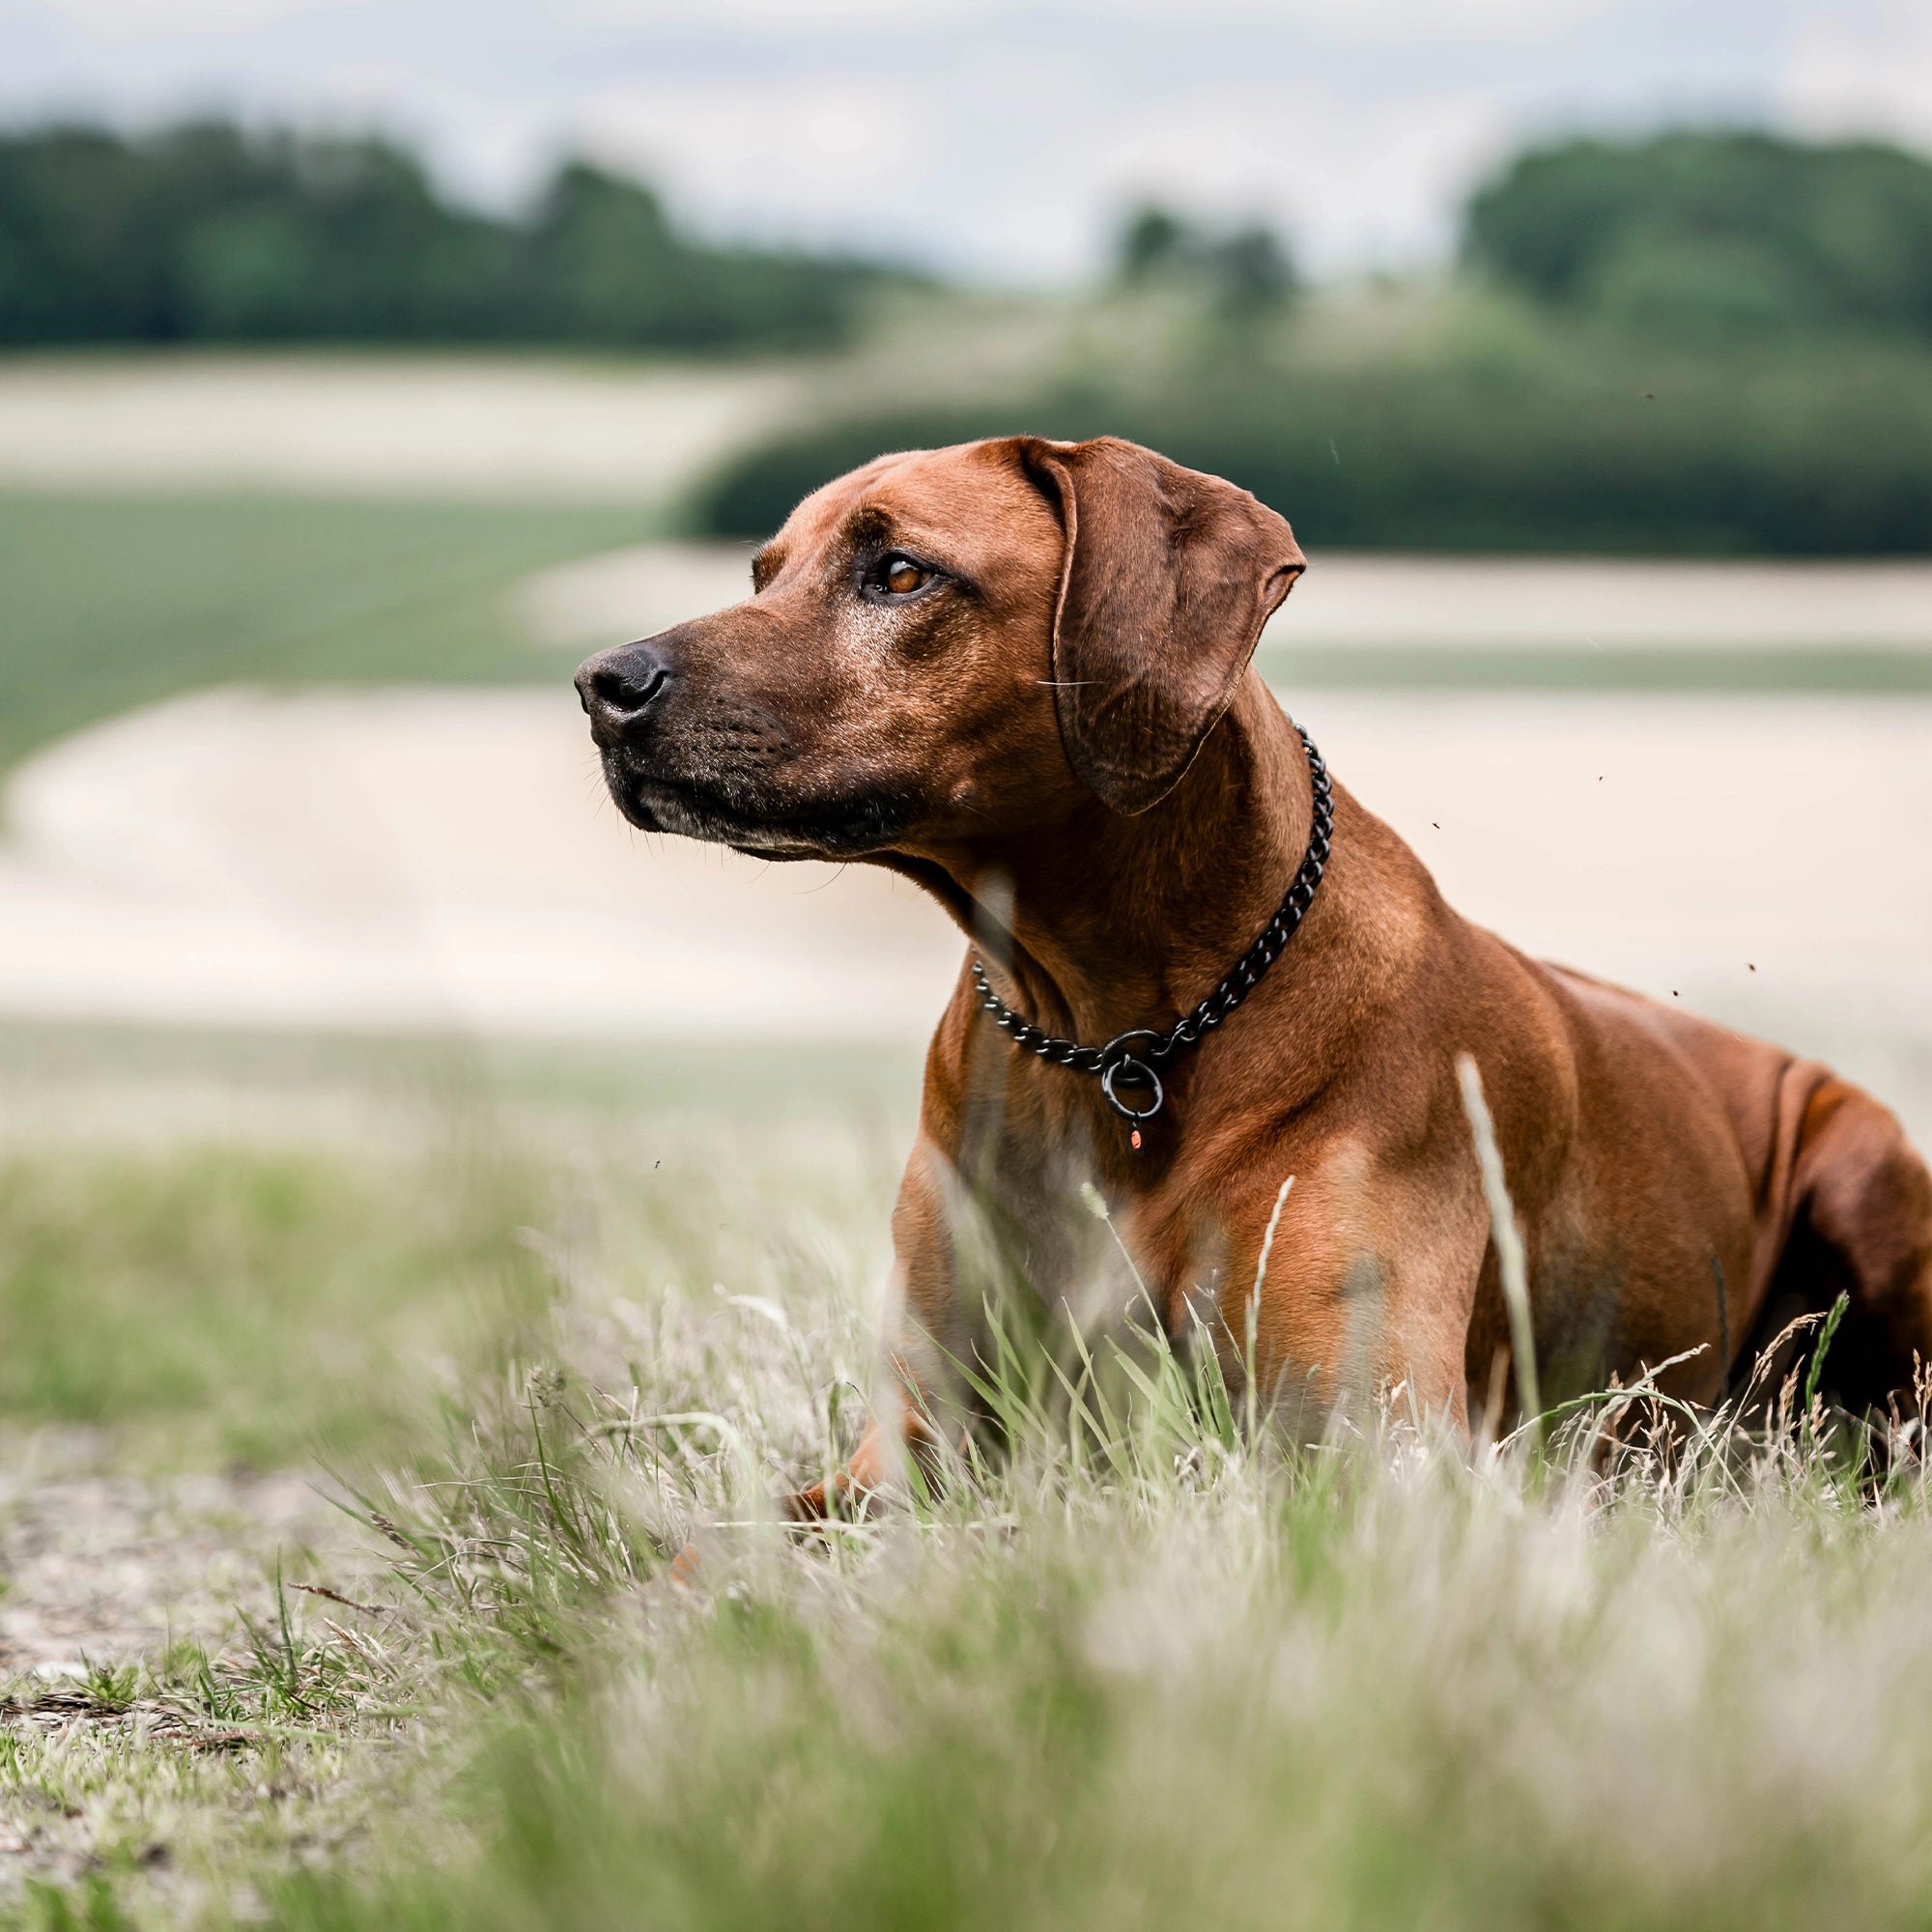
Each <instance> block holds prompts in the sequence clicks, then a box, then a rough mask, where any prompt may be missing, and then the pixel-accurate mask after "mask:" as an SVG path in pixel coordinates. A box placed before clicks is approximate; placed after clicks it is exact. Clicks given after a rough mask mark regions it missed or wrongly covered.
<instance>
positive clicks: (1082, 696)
mask: <svg viewBox="0 0 1932 1932" xmlns="http://www.w3.org/2000/svg"><path fill="white" fill-rule="evenodd" d="M1017 442H1018V447H1019V454H1020V460H1021V462H1022V463H1023V464H1024V465H1025V467H1026V469H1027V470H1028V473H1029V474H1030V475H1032V477H1033V478H1034V480H1035V482H1036V483H1037V484H1038V485H1039V487H1040V488H1041V489H1042V490H1043V491H1044V492H1045V493H1046V495H1047V496H1048V497H1050V498H1051V499H1052V500H1053V501H1054V503H1055V504H1056V506H1057V507H1058V509H1059V511H1060V521H1061V525H1062V526H1063V528H1064V529H1065V532H1066V552H1065V561H1064V563H1063V564H1062V567H1061V578H1060V603H1059V608H1058V609H1057V610H1056V611H1055V613H1054V622H1053V677H1054V692H1053V698H1054V705H1055V709H1056V711H1057V714H1058V716H1059V720H1060V738H1061V743H1062V744H1063V745H1064V746H1065V748H1066V757H1067V762H1068V763H1069V764H1071V765H1072V767H1073V770H1074V772H1075V773H1076V774H1077V775H1078V776H1079V778H1080V779H1081V780H1082V781H1084V782H1085V783H1087V784H1088V785H1089V786H1091V787H1092V788H1093V789H1094V791H1095V792H1097V793H1098V794H1099V796H1100V797H1101V798H1103V799H1104V800H1105V801H1106V802H1107V804H1109V805H1110V806H1112V807H1113V809H1114V810H1116V811H1119V812H1123V813H1126V814H1129V815H1131V814H1132V813H1134V812H1138V811H1145V810H1147V809H1148V808H1149V807H1150V806H1151V805H1153V804H1155V803H1156V802H1157V801H1158V800H1160V799H1161V798H1164V797H1165V796H1166V795H1167V793H1168V792H1169V791H1171V790H1172V789H1173V788H1174V786H1175V785H1176V784H1177V783H1179V780H1180V776H1181V774H1182V773H1183V772H1185V771H1186V769H1187V767H1188V766H1189V765H1190V764H1192V763H1193V762H1194V754H1195V753H1197V752H1198V751H1200V749H1201V742H1202V740H1203V739H1204V738H1206V737H1207V735H1208V731H1209V730H1210V729H1212V727H1213V725H1214V723H1215V721H1216V720H1217V719H1219V717H1220V716H1221V714H1222V712H1224V711H1225V710H1226V709H1227V708H1228V706H1229V704H1230V703H1231V702H1232V701H1233V698H1234V696H1235V690H1236V686H1237V685H1238V684H1239V682H1240V679H1241V673H1242V672H1243V671H1244V670H1245V669H1246V668H1247V665H1248V660H1249V658H1250V657H1252V656H1253V655H1254V649H1255V645H1256V644H1257V643H1259V642H1260V641H1261V635H1262V626H1263V625H1264V624H1265V623H1266V622H1267V620H1268V619H1269V617H1271V616H1272V615H1273V614H1274V612H1275V611H1276V610H1277V609H1278V608H1279V606H1280V604H1281V601H1282V599H1283V598H1284V597H1286V596H1287V595H1288V593H1289V591H1290V589H1291V588H1292V587H1293V583H1294V580H1295V579H1296V578H1297V577H1299V576H1300V575H1301V573H1302V571H1303V570H1305V569H1306V568H1307V563H1308V560H1307V558H1306V557H1304V556H1303V555H1302V554H1301V551H1300V549H1299V547H1298V546H1297V545H1296V543H1295V541H1294V532H1293V530H1291V529H1290V528H1289V526H1288V523H1287V520H1286V519H1285V518H1282V517H1278V516H1276V514H1275V513H1274V512H1273V511H1272V510H1270V509H1269V508H1268V507H1267V506H1266V505H1265V504H1264V503H1260V502H1257V501H1256V500H1255V498H1254V497H1251V496H1250V495H1249V494H1248V493H1247V492H1246V491H1245V490H1237V489H1236V487H1235V486H1234V485H1233V484H1232V483H1225V482H1223V481H1222V480H1221V478H1220V477H1218V476H1204V475H1203V474H1202V473H1201V472H1200V471H1199V470H1196V469H1182V468H1181V467H1180V465H1179V464H1178V463H1170V462H1169V461H1168V460H1167V458H1166V457H1164V456H1156V455H1155V454H1154V452H1153V451H1152V450H1151V449H1143V448H1141V447H1140V445H1139V444H1138V443H1132V442H1122V440H1120V439H1119V438H1117V437H1111V436H1103V437H1096V438H1095V439H1094V440H1093V441H1092V442H1048V441H1046V440H1043V439H1041V438H1037V437H1023V438H1020V439H1017Z"/></svg>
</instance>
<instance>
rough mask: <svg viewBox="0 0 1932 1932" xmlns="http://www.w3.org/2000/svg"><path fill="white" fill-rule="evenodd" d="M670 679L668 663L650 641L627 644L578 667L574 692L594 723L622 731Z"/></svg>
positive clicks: (641, 715) (641, 714) (637, 720)
mask: <svg viewBox="0 0 1932 1932" xmlns="http://www.w3.org/2000/svg"><path fill="white" fill-rule="evenodd" d="M669 683H670V667H669V665H668V664H666V663H665V661H664V659H663V658H661V657H660V656H659V655H658V654H657V652H656V651H654V650H653V649H652V648H651V647H650V645H649V644H626V645H624V646H623V648H622V649H620V650H614V651H604V652H601V653H600V654H599V655H598V656H596V657H594V658H591V659H590V660H588V662H586V663H585V664H584V665H583V666H582V668H580V669H579V671H578V673H577V696H578V697H579V699H580V700H581V701H582V705H583V709H584V712H585V713H586V715H587V716H588V717H589V719H590V722H591V724H592V725H594V726H597V727H598V728H600V729H602V730H607V731H612V732H621V731H628V730H631V729H632V728H634V727H635V726H636V725H639V724H640V723H641V722H642V720H643V718H644V715H645V713H646V712H648V711H649V710H650V708H651V707H652V705H654V704H655V703H656V702H657V701H658V699H659V698H660V697H662V696H664V693H665V687H666V686H667V685H668V684H669Z"/></svg>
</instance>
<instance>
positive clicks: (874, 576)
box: [866, 551, 939, 600]
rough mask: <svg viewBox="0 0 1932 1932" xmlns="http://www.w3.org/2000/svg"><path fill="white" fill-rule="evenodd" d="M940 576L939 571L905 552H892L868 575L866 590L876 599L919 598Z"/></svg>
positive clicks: (875, 565)
mask: <svg viewBox="0 0 1932 1932" xmlns="http://www.w3.org/2000/svg"><path fill="white" fill-rule="evenodd" d="M938 576H939V573H938V571H936V570H934V569H932V568H931V566H930V565H928V564H923V563H921V562H920V561H919V559H918V558H917V557H911V556H907V555H906V554H905V553H904V552H903V551H891V552H888V553H887V554H886V555H884V556H882V557H880V559H879V560H878V562H876V563H875V564H873V565H872V567H871V568H870V569H869V570H868V571H867V573H866V588H867V590H868V591H869V592H871V594H872V595H873V596H874V597H883V598H887V599H892V600H897V599H900V598H905V597H917V596H918V595H919V593H920V592H921V591H922V590H923V589H925V588H926V586H927V585H928V584H930V583H932V582H934V581H935V580H936V579H937V578H938Z"/></svg>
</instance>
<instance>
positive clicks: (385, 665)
mask: <svg viewBox="0 0 1932 1932" xmlns="http://www.w3.org/2000/svg"><path fill="white" fill-rule="evenodd" d="M649 534H651V531H650V528H649V526H648V524H647V523H646V522H645V520H644V519H643V518H642V517H641V516H640V515H639V513H638V512H636V511H632V510H625V509H617V508H612V507H611V506H610V505H608V504H607V505H604V506H602V507H580V508H545V507H529V508H505V507H501V506H497V505H491V504H458V505H437V504H429V503H420V502H411V501H397V502H385V503H369V502H356V501H340V500H331V499H320V498H319V499H316V500H303V499H301V498H298V497H278V496H271V495H262V496H257V497H230V498H221V497H194V496H181V497H101V496H71V497H56V496H39V495H6V494H0V767H4V766H5V765H7V764H9V763H11V762H13V761H14V759H16V758H18V757H19V756H20V755H21V754H22V753H25V752H27V751H30V750H32V749H33V748H34V747H35V746H37V745H41V744H44V743H45V742H47V741H48V740H49V739H51V738H55V737H58V736H60V735H61V734H62V733H64V732H67V731H71V730H74V729H77V728H78V727H79V726H81V725H89V724H92V723H94V722H95V721H96V720H97V719H100V718H105V717H111V716H113V715H114V714H116V713H117V712H121V711H126V710H129V709H131V708H132V707H133V706H135V705H137V704H145V703H151V702H153V701H154V700H156V699H157V698H162V697H169V696H174V695H176V694H177V693H180V692H184V691H192V690H196V689H198V688H200V687H202V686H205V685H210V684H221V683H226V682H229V681H232V680H237V679H240V680H247V681H253V682H258V683H264V684H278V685H291V684H328V683H343V682H372V681H373V682H392V681H398V680H401V681H409V680H421V681H426V682H432V683H443V682H455V683H476V682H483V681H496V682H503V681H515V680H518V679H521V678H526V677H531V676H538V675H542V676H551V675H554V665H552V664H549V663H546V662H544V661H542V660H539V659H536V658H535V654H534V653H532V652H531V651H530V650H529V649H528V648H527V646H526V644H525V642H524V640H523V639H522V637H521V636H520V634H519V632H518V630H517V627H516V621H515V612H514V611H513V609H512V605H511V596H510V592H511V588H512V586H513V585H514V584H515V583H516V582H517V581H518V580H519V579H520V578H522V577H523V576H525V575H526V573H527V572H529V571H532V570H535V569H538V568H540V567H541V566H543V565H544V564H547V563H554V562H557V561H559V560H561V559H562V558H565V557H570V556H576V555H580V554H583V553H585V552H588V551H594V550H599V549H602V548H605V547H607V546H610V545H612V544H617V543H622V542H627V541H636V540H637V539H638V538H639V537H640V536H648V535H649Z"/></svg>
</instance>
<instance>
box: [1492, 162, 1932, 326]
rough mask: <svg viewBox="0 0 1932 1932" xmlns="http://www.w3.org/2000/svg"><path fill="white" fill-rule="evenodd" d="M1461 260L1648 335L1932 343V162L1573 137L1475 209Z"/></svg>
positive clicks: (1510, 176)
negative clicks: (1818, 335)
mask: <svg viewBox="0 0 1932 1932" xmlns="http://www.w3.org/2000/svg"><path fill="white" fill-rule="evenodd" d="M1463 253H1464V256H1465V259H1466V260H1467V261H1469V262H1470V263H1471V264H1472V265H1473V266H1475V267H1477V268H1479V269H1482V270H1488V271H1490V272H1492V273H1493V274H1495V275H1497V276H1499V277H1500V278H1502V279H1503V280H1505V281H1507V282H1509V283H1512V284H1514V285H1515V286H1517V287H1518V288H1520V289H1522V290H1524V291H1525V292H1526V293H1528V294H1529V295H1531V296H1533V297H1535V298H1537V299H1539V300H1541V301H1546V302H1549V303H1552V304H1556V305H1559V306H1561V307H1565V308H1569V309H1573V310H1577V311H1584V312H1594V313H1596V314H1598V315H1602V316H1605V317H1608V318H1611V319H1613V320H1615V321H1616V322H1618V323H1620V324H1622V325H1624V326H1625V327H1628V328H1629V329H1631V330H1632V331H1633V332H1634V333H1639V334H1647V335H1672V336H1677V337H1680V338H1703V339H1716V338H1719V337H1725V336H1754V335H1759V334H1762V333H1765V332H1767V331H1790V330H1795V329H1809V330H1814V331H1824V332H1832V333H1841V334H1849V335H1864V334H1880V335H1884V334H1891V335H1899V336H1906V337H1917V338H1918V339H1919V340H1921V341H1932V162H1927V161H1925V160H1923V159H1921V158H1920V157H1919V156H1916V155H1909V154H1906V153H1905V152H1904V151H1902V150H1901V149H1898V148H1891V147H1885V146H1882V145H1880V144H1879V143H1876V142H1869V141H1861V142H1856V143H1845V144H1841V145H1837V146H1818V147H1812V146H1805V145H1803V144H1800V143H1797V142H1793V141H1781V140H1778V139H1776V138H1775V137H1774V136H1772V135H1769V134H1760V133H1695V132H1690V133H1671V134H1664V135H1661V136H1659V137H1657V138H1655V139H1653V140H1649V141H1643V142H1637V143H1630V144H1625V145H1621V146H1617V145H1612V144H1611V143H1609V142H1605V141H1571V142H1567V143H1565V144H1563V145H1562V146H1560V147H1553V148H1545V149H1540V150H1537V151H1535V152H1533V153H1530V154H1526V155H1523V156H1520V158H1519V159H1518V160H1517V161H1516V162H1515V163H1514V164H1513V165H1512V166H1510V167H1509V168H1508V169H1507V170H1505V172H1504V173H1503V174H1502V175H1501V177H1500V178H1499V179H1497V180H1496V181H1494V182H1493V183H1492V184H1491V185H1489V186H1487V187H1485V188H1484V189H1482V190H1481V191H1480V192H1479V193H1478V194H1477V195H1476V196H1475V198H1474V199H1473V200H1472V201H1471V203H1470V204H1469V210H1468V218H1467V222H1466V224H1465V235H1464V243H1463Z"/></svg>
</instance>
